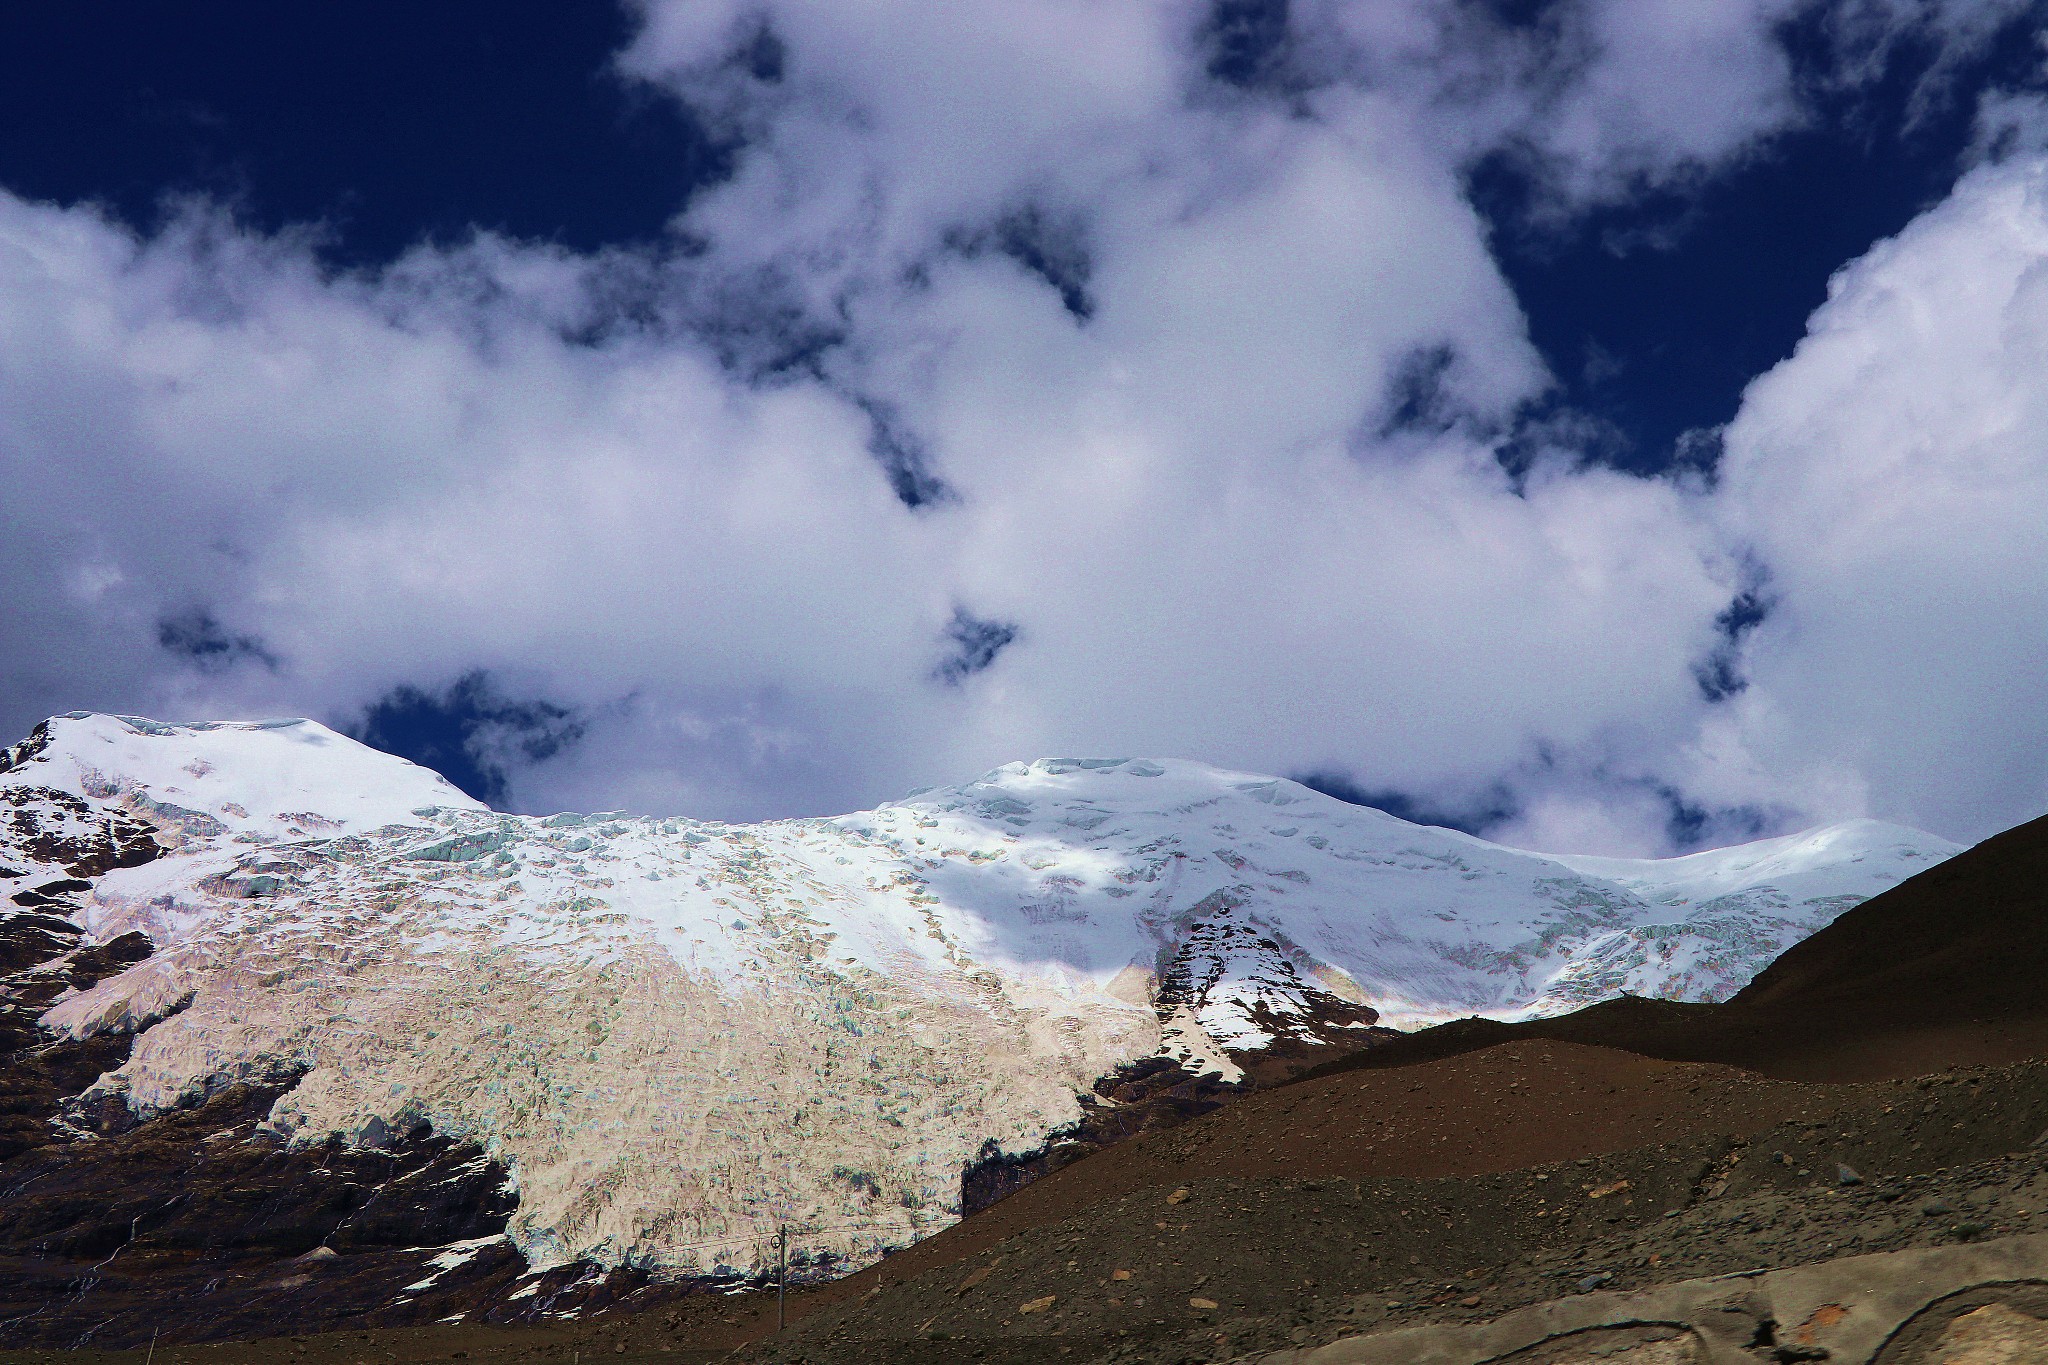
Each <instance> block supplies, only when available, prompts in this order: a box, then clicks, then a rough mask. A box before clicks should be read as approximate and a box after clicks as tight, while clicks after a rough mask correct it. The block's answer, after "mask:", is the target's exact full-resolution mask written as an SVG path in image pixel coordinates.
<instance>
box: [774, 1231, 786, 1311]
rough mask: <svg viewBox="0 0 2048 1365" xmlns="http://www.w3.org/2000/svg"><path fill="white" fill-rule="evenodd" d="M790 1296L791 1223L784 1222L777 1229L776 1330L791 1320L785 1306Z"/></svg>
mask: <svg viewBox="0 0 2048 1365" xmlns="http://www.w3.org/2000/svg"><path fill="white" fill-rule="evenodd" d="M788 1298H789V1224H787V1223H784V1224H782V1225H781V1226H780V1227H778V1228H777V1229H776V1230H775V1330H776V1331H778V1332H780V1331H781V1330H782V1329H783V1328H784V1327H785V1326H786V1325H788V1322H789V1313H788V1309H787V1307H786V1306H785V1305H786V1304H787V1302H788Z"/></svg>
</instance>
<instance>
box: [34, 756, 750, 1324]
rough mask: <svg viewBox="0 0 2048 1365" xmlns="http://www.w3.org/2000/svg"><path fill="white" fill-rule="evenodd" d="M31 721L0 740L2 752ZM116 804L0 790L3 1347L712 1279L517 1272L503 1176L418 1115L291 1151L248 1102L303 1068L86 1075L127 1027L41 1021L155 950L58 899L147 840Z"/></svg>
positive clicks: (148, 831)
mask: <svg viewBox="0 0 2048 1365" xmlns="http://www.w3.org/2000/svg"><path fill="white" fill-rule="evenodd" d="M37 741H38V736H36V735H31V736H30V738H29V739H28V740H27V741H24V742H23V743H22V744H20V745H16V746H14V747H13V748H12V749H9V750H4V751H0V771H5V770H6V769H7V768H9V767H14V766H18V765H19V764H21V763H23V762H26V761H28V760H29V759H31V758H33V757H34V754H35V752H36V750H37V749H38V748H39V747H40V745H39V744H38V742H37ZM163 851H164V849H163V845H162V844H161V843H160V842H159V841H158V838H157V831H156V830H155V829H154V828H153V827H152V826H151V825H150V824H149V823H148V822H147V821H146V820H144V819H142V818H141V817H139V816H136V815H133V814H131V813H129V812H128V811H127V810H125V809H123V808H119V807H114V806H112V805H111V804H109V805H100V804H95V803H93V802H89V801H85V800H82V799H80V798H78V797H76V796H73V795H70V794H69V793H66V792H61V791H53V790H50V789H47V788H25V789H24V788H16V789H6V790H0V878H5V879H6V880H7V881H9V882H11V883H13V884H14V885H15V887H16V888H17V889H15V890H14V891H12V892H11V893H10V894H9V895H8V897H7V899H6V900H0V1347H29V1346H41V1347H66V1348H68V1347H81V1346H88V1345H90V1346H97V1347H108V1348H118V1347H124V1346H136V1345H141V1344H143V1343H146V1342H148V1341H150V1340H151V1339H152V1337H157V1338H159V1339H160V1340H161V1341H163V1342H166V1343H169V1342H178V1341H188V1342H189V1341H207V1340H228V1339H234V1338H246V1337H260V1336H269V1335H276V1334H280V1333H289V1332H306V1331H317V1330H323V1329H339V1328H344V1327H346V1328H362V1327H389V1326H401V1325H407V1324H413V1323H425V1322H435V1321H439V1320H441V1319H444V1318H449V1317H454V1316H457V1315H460V1316H462V1317H463V1318H465V1319H467V1320H470V1321H478V1322H522V1321H533V1320H537V1319H540V1318H543V1317H553V1316H564V1315H576V1314H580V1313H584V1312H588V1311H591V1310H594V1309H598V1308H602V1307H606V1306H610V1305H613V1304H623V1303H627V1302H631V1303H632V1304H634V1305H636V1306H643V1307H644V1306H648V1305H651V1304H654V1303H659V1302H661V1301H663V1300H666V1299H672V1298H678V1297H681V1296H683V1295H685V1294H688V1293H692V1292H696V1291H699V1290H701V1289H703V1288H707V1287H711V1286H703V1285H695V1284H687V1283H685V1284H666V1285H653V1284H650V1283H649V1281H648V1279H647V1277H646V1276H645V1275H643V1274H640V1273H638V1272H634V1271H625V1270H611V1271H607V1270H604V1269H601V1268H598V1267H595V1266H592V1265H588V1264H584V1263H576V1264H571V1265H567V1266H562V1267H558V1268H556V1269H553V1270H549V1271H545V1272H529V1270H528V1268H527V1265H526V1262H525V1259H524V1258H523V1257H522V1256H521V1255H520V1254H519V1252H518V1251H517V1250H516V1249H515V1248H514V1247H513V1245H512V1243H511V1241H510V1240H509V1239H508V1238H506V1237H505V1236H504V1232H505V1228H506V1225H507V1223H508V1221H509V1220H510V1218H511V1216H512V1214H513V1212H514V1211H515V1209H516V1208H517V1205H518V1196H517V1194H516V1192H515V1190H514V1188H513V1186H512V1182H511V1179H510V1174H509V1172H507V1171H506V1169H505V1168H504V1167H503V1166H501V1165H499V1164H498V1163H497V1162H495V1161H492V1160H491V1159H490V1158H489V1157H488V1156H487V1155H486V1154H485V1153H484V1152H483V1151H482V1150H481V1149H479V1148H477V1147H475V1146H473V1145H467V1144H461V1143H457V1142H454V1141H451V1140H450V1139H448V1138H447V1137H444V1136H439V1135H436V1134H434V1133H432V1132H431V1131H426V1130H422V1131H418V1132H413V1133H406V1134H395V1133H394V1134H388V1135H387V1140H386V1141H385V1142H383V1143H382V1144H380V1145H379V1146H378V1147H376V1148H374V1149H371V1148H366V1147H356V1148H349V1147H345V1146H343V1145H342V1144H340V1143H339V1142H333V1141H330V1142H327V1143H324V1144H320V1145H316V1146H310V1147H296V1148H294V1147H290V1146H287V1145H286V1144H285V1143H284V1142H283V1140H282V1139H281V1138H279V1137H278V1136H276V1135H275V1134H274V1133H273V1132H272V1131H271V1130H270V1129H268V1128H267V1127H265V1126H264V1124H263V1120H264V1118H265V1117H266V1116H267V1115H268V1114H269V1112H270V1109H271V1106H272V1105H273V1104H275V1103H276V1101H277V1099H278V1097H279V1096H280V1095H282V1094H284V1093H285V1092H286V1091H288V1090H289V1089H290V1088H291V1087H292V1085H294V1084H296V1083H297V1076H296V1075H295V1074H294V1073H293V1072H292V1071H291V1070H290V1069H289V1068H281V1070H280V1073H279V1074H278V1075H277V1076H276V1078H275V1081H274V1083H272V1084H265V1085H237V1086H233V1087H231V1088H229V1089H226V1090H223V1091H221V1092H219V1093H217V1094H214V1095H211V1096H208V1097H205V1098H204V1099H203V1100H198V1101H195V1102H194V1103H193V1104H192V1105H191V1106H189V1107H187V1108H184V1109H180V1110H176V1111H173V1112H171V1113H168V1114H162V1115H158V1116H156V1117H154V1118H151V1119H149V1120H147V1121H145V1122H139V1123H138V1122H137V1121H136V1119H135V1117H134V1115H132V1114H130V1113H129V1112H128V1111H127V1109H126V1107H125V1106H124V1105H122V1104H121V1102H120V1101H119V1099H118V1098H114V1099H109V1100H108V1101H107V1102H106V1103H105V1104H103V1105H100V1106H97V1107H92V1106H88V1105H86V1104H85V1103H84V1102H83V1101H81V1099H80V1096H81V1094H82V1092H84V1091H86V1090H87V1089H88V1088H89V1087H91V1085H92V1084H93V1082H94V1081H96V1080H98V1079H99V1078H100V1077H101V1076H102V1075H103V1074H105V1073H106V1072H108V1071H110V1070H113V1069H114V1068H116V1067H118V1066H120V1065H121V1063H122V1062H124V1061H125V1060H126V1059H127V1057H128V1054H129V1051H130V1049H131V1047H132V1046H133V1043H134V1038H133V1037H132V1036H131V1035H128V1034H121V1033H108V1034H100V1035H95V1036H93V1037H90V1038H85V1039H72V1038H64V1037H57V1036H53V1035H51V1034H50V1033H48V1032H47V1031H45V1030H44V1029H43V1028H42V1027H41V1025H40V1024H39V1023H38V1020H39V1019H40V1017H41V1016H42V1014H43V1013H44V1012H45V1011H46V1010H47V1009H48V1008H49V1006H50V1005H51V1004H52V1003H53V1002H55V1001H56V1000H57V999H58V997H60V996H61V995H63V994H64V993H65V992H66V991H67V990H84V989H86V988H88V987H90V986H92V985H95V984H96V983H98V982H100V981H102V980H105V979H106V978H107V977H110V976H113V975H115V974H117V973H119V972H121V971H123V970H125V969H127V968H128V967H130V966H132V965H134V964H135V963H137V962H141V961H143V960H144V959H145V958H147V957H149V956H150V955H151V953H152V952H153V951H154V945H152V944H151V942H150V940H149V938H148V937H147V936H146V935H144V934H140V933H129V934H123V935H121V936H120V937H118V938H115V939H112V940H109V941H107V942H104V943H93V942H90V941H89V940H88V938H87V935H86V933H85V930H84V929H83V928H81V927H80V925H79V923H78V922H77V921H76V918H75V917H78V916H80V915H81V912H82V911H83V909H84V905H85V898H86V897H87V896H89V895H90V894H91V891H92V886H93V882H92V879H93V878H97V877H99V876H101V875H103V874H105V873H106V872H108V871H110V870H112V869H114V868H117V867H135V866H139V865H141V864H143V863H146V862H149V861H151V860H152V859H154V858H156V857H158V856H160V855H161V854H162V853H163Z"/></svg>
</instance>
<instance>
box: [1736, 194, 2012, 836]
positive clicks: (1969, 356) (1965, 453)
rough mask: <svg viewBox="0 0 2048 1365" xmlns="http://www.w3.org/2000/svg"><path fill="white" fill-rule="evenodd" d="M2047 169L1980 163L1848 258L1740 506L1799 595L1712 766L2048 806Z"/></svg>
mask: <svg viewBox="0 0 2048 1365" xmlns="http://www.w3.org/2000/svg"><path fill="white" fill-rule="evenodd" d="M2044 166H2048V163H2044V162H2042V161H2041V160H2039V159H2026V160H2020V161H2014V162H2010V163H2007V164H2004V165H2000V166H1994V167H1988V168H1985V169H1981V170H1979V171H1976V172H1974V173H1972V174H1971V175H1970V176H1968V177H1967V178H1966V179H1965V180H1964V181H1963V182H1962V183H1961V185H1959V186H1958V188H1957V190H1956V192H1955V194H1954V195H1953V196H1952V197H1951V198H1950V199H1949V201H1948V202H1947V203H1945V204H1943V205H1941V206H1940V207H1939V208H1937V209H1934V210H1932V211H1931V212H1929V213H1927V214H1926V215H1924V216H1922V217H1921V218H1920V219H1919V220H1918V221H1916V222H1915V223H1914V224H1913V225H1912V226H1911V227H1909V228H1908V229H1907V230H1906V231H1905V232H1903V233H1901V234H1900V235H1899V236H1898V237H1897V238H1895V239H1893V240H1892V241H1889V242H1886V243H1882V244H1880V245H1879V246H1878V247H1876V248H1875V249H1873V250H1872V251H1871V252H1870V253H1869V254H1868V255H1866V256H1865V257H1864V258H1863V259H1861V260H1859V261H1857V262H1855V263H1854V264H1853V265H1851V266H1849V267H1848V268H1846V269H1845V270H1843V271H1842V272H1841V274H1839V275H1838V276H1837V277H1836V278H1835V280H1834V281H1833V282H1832V284H1831V286H1830V289H1829V299H1828V302H1827V304H1826V305H1825V306H1824V307H1823V308H1822V309H1821V310H1820V311H1819V312H1818V313H1816V314H1815V315H1814V318H1813V321H1812V323H1811V326H1810V328H1809V331H1808V336H1807V339H1806V340H1805V342H1803V343H1802V344H1801V346H1800V347H1799V350H1798V352H1797V353H1796V354H1795V355H1794V356H1793V357H1792V358H1791V359H1790V360H1788V361H1786V362H1785V363H1784V364H1782V365H1780V366H1779V367H1778V368H1777V369H1775V370H1774V371H1772V372H1771V373H1770V374H1768V375H1766V376H1764V377H1763V378H1761V379H1759V380H1758V381H1757V382H1756V383H1755V384H1754V385H1753V386H1752V387H1751V389H1750V391H1749V393H1748V395H1747V397H1746V399H1745V401H1744V404H1743V409H1742V414H1741V416H1740V417H1739V418H1738V419H1737V420H1736V422H1735V423H1734V425H1733V426H1732V427H1731V428H1730V429H1729V431H1728V436H1727V448H1728V455H1727V460H1726V464H1725V470H1726V485H1725V487H1726V492H1725V496H1724V497H1723V499H1722V507H1723V511H1724V515H1725V516H1726V519H1727V524H1728V526H1729V528H1730V530H1731V532H1732V533H1733V534H1735V535H1737V536H1740V537H1741V538H1742V539H1743V540H1744V541H1745V542H1746V543H1748V544H1749V545H1751V546H1753V547H1754V548H1755V551H1756V553H1757V555H1758V556H1759V557H1760V559H1761V560H1762V561H1763V562H1764V563H1766V564H1768V565H1769V568H1770V572H1771V576H1772V586H1773V588H1774V590H1775V591H1776V593H1777V594H1778V596H1779V599H1780V605H1779V607H1778V608H1777V610H1776V611H1775V612H1774V613H1773V614H1772V615H1771V617H1770V618H1769V619H1768V620H1766V621H1765V622H1764V624H1763V625H1762V626H1760V627H1759V628H1758V630H1757V632H1756V634H1755V636H1754V637H1753V640H1752V642H1751V645H1750V648H1749V649H1748V651H1747V659H1748V667H1749V671H1750V676H1751V677H1752V679H1753V681H1754V687H1753V689H1752V690H1753V695H1752V696H1751V697H1749V698H1746V699H1745V702H1746V706H1745V708H1744V709H1743V711H1742V712H1741V713H1740V717H1739V719H1740V721H1741V725H1740V727H1739V728H1738V729H1737V730H1736V731H1735V733H1734V734H1733V735H1721V736H1718V737H1717V740H1716V748H1717V753H1716V759H1715V761H1714V762H1713V764H1712V765H1711V767H1710V768H1709V771H1711V772H1719V771H1722V769H1723V765H1724V764H1738V765H1739V764H1753V765H1756V766H1755V769H1754V770H1752V771H1749V772H1743V771H1742V769H1741V767H1740V766H1738V767H1736V769H1735V771H1736V773H1737V776H1736V777H1735V778H1734V779H1733V781H1734V783H1735V784H1745V783H1747V784H1753V783H1754V782H1755V781H1756V778H1757V775H1758V773H1759V772H1761V773H1764V774H1770V775H1772V777H1773V780H1776V781H1779V782H1781V783H1784V784H1785V788H1786V791H1787V794H1788V795H1789V796H1791V797H1792V798H1793V799H1795V800H1798V801H1799V804H1800V805H1802V806H1806V807H1811V806H1814V805H1817V804H1822V803H1832V802H1834V801H1838V800H1840V799H1841V794H1842V793H1844V792H1845V791H1846V790H1847V789H1849V788H1850V787H1853V786H1855V785H1861V786H1863V787H1864V788H1865V789H1866V791H1867V793H1868V794H1867V797H1866V798H1865V799H1866V800H1867V801H1868V803H1869V805H1870V806H1871V808H1872V811H1873V813H1876V814H1881V815H1891V816H1896V817H1898V818H1902V819H1906V820H1913V821H1918V822H1921V823H1924V824H1926V825H1928V826H1929V827H1931V828H1934V829H1936V830H1942V829H1953V830H1958V831H1961V832H1964V833H1968V834H1975V835H1982V834H1986V833H1989V832H1991V831H1992V830H1993V829H1996V828H2000V827H2002V826H2004V825H2007V824H2011V823H2014V822H2016V821H2018V820H2021V819H2024V818H2028V817H2031V816H2033V815H2037V814H2039V813H2040V812H2041V810H2042V809H2043V807H2044V806H2048V719H2044V717H2048V680H2044V677H2043V674H2042V670H2041V641H2042V638H2043V630H2044V627H2048V169H2044ZM1738 740H1739V747H1734V746H1737V742H1738ZM1846 773H1853V774H1854V775H1855V776H1854V778H1850V777H1847V776H1845V774H1846ZM1803 782H1812V783H1815V784H1818V785H1819V786H1820V787H1821V791H1820V792H1818V793H1815V794H1809V793H1806V792H1803V791H1801V789H1800V784H1801V783H1803Z"/></svg>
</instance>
